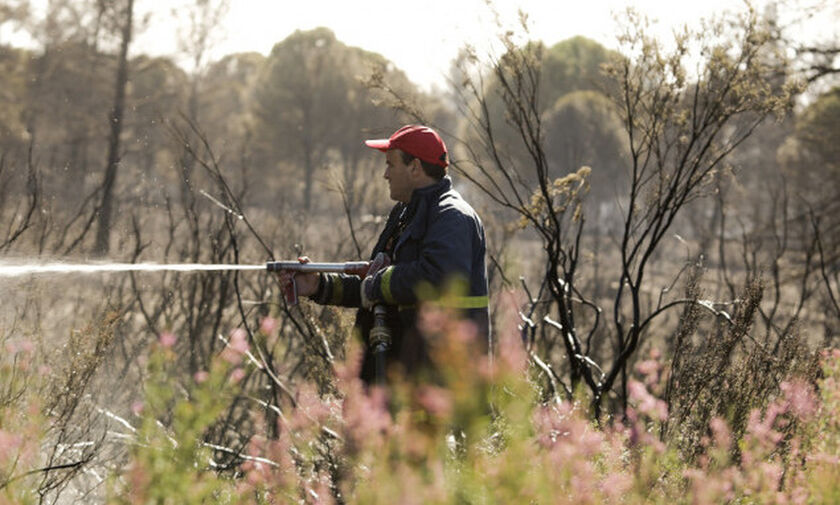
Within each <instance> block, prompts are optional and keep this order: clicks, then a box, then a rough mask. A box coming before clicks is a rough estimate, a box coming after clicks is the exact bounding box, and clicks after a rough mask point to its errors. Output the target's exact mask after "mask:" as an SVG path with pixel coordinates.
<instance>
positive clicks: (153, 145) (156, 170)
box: [123, 56, 189, 203]
mask: <svg viewBox="0 0 840 505" xmlns="http://www.w3.org/2000/svg"><path fill="white" fill-rule="evenodd" d="M130 73H131V76H132V77H131V86H130V87H129V92H128V95H127V97H126V103H127V107H126V114H125V122H124V123H125V132H124V135H123V136H124V138H125V139H126V144H125V148H124V153H125V154H124V156H123V159H124V160H125V161H126V163H125V170H126V171H127V172H128V173H129V174H130V175H129V179H130V180H131V185H130V187H129V188H128V189H129V193H130V195H129V196H130V198H132V199H133V200H135V202H137V201H144V202H147V201H148V199H153V200H154V201H156V202H157V203H160V202H162V201H163V200H162V198H163V196H165V195H166V194H167V192H166V191H161V189H162V188H165V187H167V186H169V185H170V184H173V183H176V181H175V176H174V174H173V173H172V172H173V171H172V170H171V168H172V166H173V165H174V164H175V160H176V157H177V155H178V154H179V153H177V152H176V151H175V146H174V144H173V142H172V139H171V136H170V135H169V134H168V133H167V130H166V128H165V127H164V125H163V122H164V121H166V120H167V119H168V118H170V117H171V116H172V115H173V114H175V113H176V111H179V110H183V108H184V104H185V103H186V101H187V99H186V94H187V93H188V90H189V78H188V77H187V75H186V73H185V72H184V71H183V70H181V68H179V67H178V66H177V65H176V64H175V62H173V61H172V60H171V59H169V58H163V57H159V58H150V57H148V56H138V57H137V58H134V59H133V60H132V61H131V63H130Z"/></svg>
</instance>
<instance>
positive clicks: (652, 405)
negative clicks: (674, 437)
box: [627, 380, 668, 421]
mask: <svg viewBox="0 0 840 505" xmlns="http://www.w3.org/2000/svg"><path fill="white" fill-rule="evenodd" d="M627 391H628V393H629V395H630V399H631V400H633V401H635V402H636V404H637V406H636V408H637V409H638V410H639V412H641V413H642V414H646V415H647V416H649V417H650V418H651V419H653V420H655V421H664V420H665V419H666V418H667V417H668V406H667V405H665V402H663V401H662V400H660V399H658V398H656V397H655V396H653V395H652V394H650V392H648V390H647V388H646V387H645V385H644V384H642V383H641V382H639V381H635V380H631V381H629V382H628V383H627Z"/></svg>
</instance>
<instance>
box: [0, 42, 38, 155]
mask: <svg viewBox="0 0 840 505" xmlns="http://www.w3.org/2000/svg"><path fill="white" fill-rule="evenodd" d="M30 57H31V53H30V52H29V51H26V50H24V49H15V48H12V47H6V46H0V153H2V154H0V156H2V157H9V158H11V157H12V156H9V154H10V153H12V155H13V156H14V154H15V152H16V151H18V150H19V148H20V147H21V146H22V144H23V142H24V139H25V136H26V128H25V126H24V117H23V111H24V107H25V103H24V101H23V100H22V99H21V98H22V97H24V96H25V95H26V67H27V61H28V60H29V58H30ZM7 161H8V160H7Z"/></svg>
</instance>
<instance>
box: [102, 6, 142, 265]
mask: <svg viewBox="0 0 840 505" xmlns="http://www.w3.org/2000/svg"><path fill="white" fill-rule="evenodd" d="M117 3H118V4H119V5H115V6H114V8H115V14H116V18H115V19H116V20H117V22H118V24H119V30H120V51H119V56H118V59H117V72H116V80H115V83H114V104H113V106H112V108H111V112H110V114H109V116H108V118H109V119H110V125H111V133H110V136H109V139H108V161H107V164H106V166H105V179H104V181H103V183H102V199H101V200H100V202H101V203H100V205H99V211H98V217H99V222H98V229H97V232H96V245H95V246H94V251H95V252H96V253H97V254H100V255H105V254H107V253H108V252H109V250H110V247H111V246H110V242H111V219H112V217H113V214H114V209H115V202H114V185H115V183H116V179H117V169H118V168H119V162H120V156H121V155H122V153H121V152H120V150H121V139H120V135H121V134H122V129H123V116H124V114H125V95H126V88H127V87H128V48H129V46H130V45H131V40H132V33H133V29H134V0H125V3H124V4H123V3H121V2H117Z"/></svg>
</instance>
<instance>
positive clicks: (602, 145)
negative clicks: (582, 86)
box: [545, 91, 628, 202]
mask: <svg viewBox="0 0 840 505" xmlns="http://www.w3.org/2000/svg"><path fill="white" fill-rule="evenodd" d="M545 131H546V156H547V157H548V161H549V163H550V164H551V165H552V168H553V174H555V175H556V176H559V175H561V174H567V173H571V172H574V171H576V170H577V169H579V168H580V167H582V166H584V165H587V166H590V167H592V175H591V176H590V185H591V186H592V196H593V197H595V198H596V199H597V200H598V201H599V202H600V201H603V200H606V199H609V198H610V197H614V196H615V195H616V194H617V191H618V190H619V186H620V183H621V182H622V181H623V182H625V183H626V182H627V181H626V170H625V163H626V161H627V154H628V153H627V140H626V138H625V137H624V135H623V130H622V128H621V120H620V119H619V116H618V112H617V111H616V108H615V105H614V104H613V103H612V102H611V101H610V100H609V99H608V98H607V97H606V96H604V95H603V94H601V93H598V92H595V91H573V92H571V93H568V94H566V95H564V96H563V97H561V98H560V99H558V100H557V102H556V103H555V104H554V106H553V107H552V108H550V109H549V110H548V111H546V113H545Z"/></svg>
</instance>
